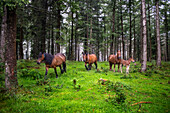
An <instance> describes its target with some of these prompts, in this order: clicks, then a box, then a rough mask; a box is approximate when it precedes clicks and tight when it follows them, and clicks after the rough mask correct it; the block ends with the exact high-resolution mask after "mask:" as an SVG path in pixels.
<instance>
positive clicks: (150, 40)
mask: <svg viewBox="0 0 170 113" xmlns="http://www.w3.org/2000/svg"><path fill="white" fill-rule="evenodd" d="M148 19H149V20H148V21H149V29H148V32H149V35H148V36H149V37H148V38H149V61H151V60H152V39H151V22H150V21H151V20H150V5H149V3H148Z"/></svg>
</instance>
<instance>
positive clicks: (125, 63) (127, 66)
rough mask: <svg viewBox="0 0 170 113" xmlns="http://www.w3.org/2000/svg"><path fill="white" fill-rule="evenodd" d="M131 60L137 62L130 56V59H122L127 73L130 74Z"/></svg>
mask: <svg viewBox="0 0 170 113" xmlns="http://www.w3.org/2000/svg"><path fill="white" fill-rule="evenodd" d="M131 62H133V63H134V62H135V60H134V59H133V58H132V57H130V58H129V59H128V60H123V59H122V60H121V64H122V65H123V66H126V74H129V68H130V63H131Z"/></svg>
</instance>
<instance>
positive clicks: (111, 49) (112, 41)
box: [110, 0, 116, 54]
mask: <svg viewBox="0 0 170 113" xmlns="http://www.w3.org/2000/svg"><path fill="white" fill-rule="evenodd" d="M113 4H114V5H113V14H112V37H111V42H110V54H114V48H113V47H114V33H115V6H116V0H114V2H113Z"/></svg>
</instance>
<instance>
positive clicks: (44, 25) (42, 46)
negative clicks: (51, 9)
mask: <svg viewBox="0 0 170 113" xmlns="http://www.w3.org/2000/svg"><path fill="white" fill-rule="evenodd" d="M42 8H43V10H44V13H43V15H42V18H41V26H42V29H41V34H40V35H41V36H42V39H41V51H44V52H45V50H46V48H45V40H46V15H47V14H46V11H47V8H48V7H47V0H43V1H42Z"/></svg>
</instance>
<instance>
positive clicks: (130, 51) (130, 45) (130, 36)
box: [129, 0, 132, 56]
mask: <svg viewBox="0 0 170 113" xmlns="http://www.w3.org/2000/svg"><path fill="white" fill-rule="evenodd" d="M129 8H130V12H129V13H130V20H129V21H130V31H129V32H130V35H129V40H130V44H129V56H132V19H131V18H132V14H131V0H129Z"/></svg>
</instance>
